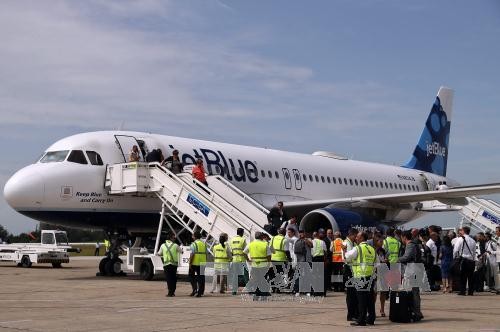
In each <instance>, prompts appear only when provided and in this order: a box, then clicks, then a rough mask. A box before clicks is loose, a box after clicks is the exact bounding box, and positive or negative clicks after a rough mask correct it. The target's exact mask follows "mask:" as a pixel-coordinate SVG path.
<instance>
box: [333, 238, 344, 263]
mask: <svg viewBox="0 0 500 332" xmlns="http://www.w3.org/2000/svg"><path fill="white" fill-rule="evenodd" d="M332 261H333V262H334V263H342V262H343V261H344V257H342V239H341V238H337V239H335V241H333V253H332Z"/></svg>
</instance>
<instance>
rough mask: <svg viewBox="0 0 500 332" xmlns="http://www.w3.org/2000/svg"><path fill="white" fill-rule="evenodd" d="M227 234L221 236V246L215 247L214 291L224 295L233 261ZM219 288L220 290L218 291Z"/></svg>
mask: <svg viewBox="0 0 500 332" xmlns="http://www.w3.org/2000/svg"><path fill="white" fill-rule="evenodd" d="M227 238H228V236H227V234H226V233H221V234H220V235H219V244H217V245H215V246H214V249H213V252H214V278H213V281H212V291H211V292H210V293H213V292H216V291H217V290H218V291H219V292H220V293H221V294H224V293H225V292H226V287H227V275H228V274H229V262H230V261H231V248H230V247H229V246H228V245H227V244H226V242H227ZM217 288H218V289H217Z"/></svg>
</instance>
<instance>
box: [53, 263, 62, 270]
mask: <svg viewBox="0 0 500 332" xmlns="http://www.w3.org/2000/svg"><path fill="white" fill-rule="evenodd" d="M52 267H53V268H54V269H60V268H62V263H60V262H57V263H52Z"/></svg>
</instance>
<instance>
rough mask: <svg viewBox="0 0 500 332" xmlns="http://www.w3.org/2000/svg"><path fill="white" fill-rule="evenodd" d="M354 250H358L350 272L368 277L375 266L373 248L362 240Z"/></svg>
mask: <svg viewBox="0 0 500 332" xmlns="http://www.w3.org/2000/svg"><path fill="white" fill-rule="evenodd" d="M356 250H357V251H358V257H357V258H356V261H355V262H354V264H352V273H353V275H354V277H355V278H363V277H370V276H371V275H372V274H373V271H374V267H375V260H376V254H375V248H373V247H372V246H370V245H369V244H367V243H366V242H362V243H360V244H359V245H358V246H357V247H356Z"/></svg>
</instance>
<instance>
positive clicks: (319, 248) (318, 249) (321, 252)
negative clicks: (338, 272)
mask: <svg viewBox="0 0 500 332" xmlns="http://www.w3.org/2000/svg"><path fill="white" fill-rule="evenodd" d="M313 241H314V243H315V244H316V245H315V246H314V251H313V253H312V256H313V257H318V256H325V251H324V250H323V246H322V245H321V242H323V240H320V239H314V240H313Z"/></svg>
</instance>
